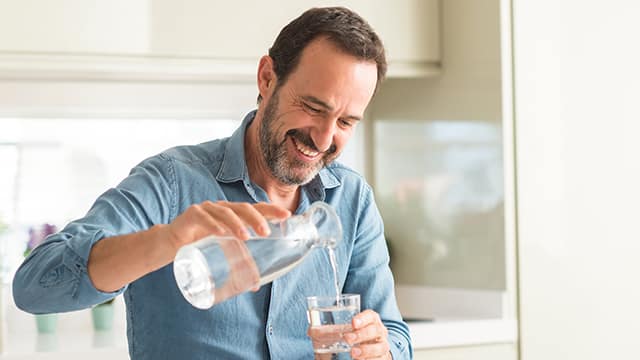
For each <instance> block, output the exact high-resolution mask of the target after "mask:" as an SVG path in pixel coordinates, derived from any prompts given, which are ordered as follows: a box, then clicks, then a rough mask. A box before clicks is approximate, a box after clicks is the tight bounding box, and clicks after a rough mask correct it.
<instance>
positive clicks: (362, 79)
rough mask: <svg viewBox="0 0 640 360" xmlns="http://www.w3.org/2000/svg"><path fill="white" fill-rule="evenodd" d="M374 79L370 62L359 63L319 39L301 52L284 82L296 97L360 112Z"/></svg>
mask: <svg viewBox="0 0 640 360" xmlns="http://www.w3.org/2000/svg"><path fill="white" fill-rule="evenodd" d="M377 78H378V71H377V65H376V63H375V62H373V61H364V60H360V59H358V58H356V57H354V56H352V55H349V54H347V53H346V52H344V51H342V50H340V49H338V48H337V47H336V45H334V44H333V43H332V42H330V41H329V40H327V39H326V38H319V39H316V40H314V41H312V42H311V43H309V45H307V46H306V47H305V48H304V50H303V51H302V54H301V57H300V61H299V63H298V65H297V66H296V68H295V69H294V70H293V72H292V73H291V74H290V75H289V77H288V79H287V82H288V83H291V86H293V87H294V91H296V92H297V93H298V94H299V95H312V96H315V97H318V98H320V99H323V100H324V101H327V102H332V103H334V105H336V106H347V105H352V106H355V107H358V108H362V109H361V110H358V111H364V108H365V107H366V105H367V104H368V103H369V100H371V97H372V96H373V93H374V91H375V87H376V83H377Z"/></svg>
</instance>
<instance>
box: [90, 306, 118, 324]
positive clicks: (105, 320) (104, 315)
mask: <svg viewBox="0 0 640 360" xmlns="http://www.w3.org/2000/svg"><path fill="white" fill-rule="evenodd" d="M114 299H115V298H112V299H110V300H107V301H105V302H103V303H101V304H98V305H96V306H94V307H93V308H91V319H92V320H93V329H94V330H97V331H109V330H111V328H112V327H113V311H114V309H113V300H114Z"/></svg>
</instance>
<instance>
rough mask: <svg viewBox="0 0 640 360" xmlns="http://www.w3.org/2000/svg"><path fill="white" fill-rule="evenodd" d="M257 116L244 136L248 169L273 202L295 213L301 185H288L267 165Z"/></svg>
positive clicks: (252, 177) (250, 175)
mask: <svg viewBox="0 0 640 360" xmlns="http://www.w3.org/2000/svg"><path fill="white" fill-rule="evenodd" d="M260 115H261V114H260V113H258V114H256V118H255V119H254V120H253V122H252V123H251V124H250V125H249V127H248V128H247V131H246V134H245V138H244V153H245V156H246V161H247V169H248V171H249V178H250V179H251V181H253V182H254V183H256V184H257V185H258V186H260V187H261V188H262V189H263V190H264V191H265V192H266V193H267V196H268V197H269V200H271V203H273V204H276V205H280V206H282V207H285V208H287V209H288V210H289V211H291V213H294V212H295V211H296V209H297V208H298V202H299V200H300V186H298V185H286V184H283V183H281V182H280V181H279V180H278V179H276V178H275V177H274V176H273V175H272V174H271V170H269V167H268V166H267V164H266V162H265V159H264V156H262V155H261V153H260V152H261V149H260V147H259V146H257V145H258V144H260V139H259V138H258V127H259V126H260V120H261V119H258V116H260Z"/></svg>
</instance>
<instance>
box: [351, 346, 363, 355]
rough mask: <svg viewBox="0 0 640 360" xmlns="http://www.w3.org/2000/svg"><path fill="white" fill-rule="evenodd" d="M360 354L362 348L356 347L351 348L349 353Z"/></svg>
mask: <svg viewBox="0 0 640 360" xmlns="http://www.w3.org/2000/svg"><path fill="white" fill-rule="evenodd" d="M360 354H362V350H360V348H357V347H354V348H351V355H353V356H360Z"/></svg>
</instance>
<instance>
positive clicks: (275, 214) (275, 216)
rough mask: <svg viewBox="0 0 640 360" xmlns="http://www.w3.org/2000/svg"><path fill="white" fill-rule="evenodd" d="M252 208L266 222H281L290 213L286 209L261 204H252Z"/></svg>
mask: <svg viewBox="0 0 640 360" xmlns="http://www.w3.org/2000/svg"><path fill="white" fill-rule="evenodd" d="M253 206H254V207H255V208H256V210H258V211H259V212H260V213H261V214H262V216H264V217H265V218H266V219H267V220H283V219H286V218H288V217H289V216H291V211H289V210H287V209H286V208H284V207H282V206H280V205H275V204H268V203H264V202H261V203H257V204H254V205H253Z"/></svg>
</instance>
